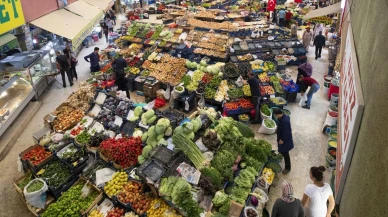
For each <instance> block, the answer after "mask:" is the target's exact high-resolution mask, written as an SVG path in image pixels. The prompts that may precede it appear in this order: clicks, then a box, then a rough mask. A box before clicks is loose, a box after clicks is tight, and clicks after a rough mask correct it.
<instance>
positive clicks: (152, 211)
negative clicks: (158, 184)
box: [147, 198, 182, 217]
mask: <svg viewBox="0 0 388 217" xmlns="http://www.w3.org/2000/svg"><path fill="white" fill-rule="evenodd" d="M160 216H169V217H182V216H181V215H179V214H177V212H176V211H175V209H173V208H172V207H170V205H168V204H167V203H166V201H164V200H162V199H160V198H153V199H152V200H151V203H150V207H149V209H148V210H147V217H160Z"/></svg>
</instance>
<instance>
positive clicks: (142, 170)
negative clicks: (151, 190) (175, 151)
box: [136, 160, 166, 182]
mask: <svg viewBox="0 0 388 217" xmlns="http://www.w3.org/2000/svg"><path fill="white" fill-rule="evenodd" d="M165 172H166V168H164V167H163V166H162V165H160V163H158V162H157V161H155V160H147V161H145V162H144V163H143V164H142V165H140V166H139V168H138V169H137V170H136V173H137V174H138V175H139V176H140V177H142V178H144V179H146V178H149V179H150V180H152V181H153V182H157V181H159V180H160V179H161V178H162V176H163V175H164V174H165Z"/></svg>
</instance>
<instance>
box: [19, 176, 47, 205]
mask: <svg viewBox="0 0 388 217" xmlns="http://www.w3.org/2000/svg"><path fill="white" fill-rule="evenodd" d="M34 182H42V183H43V186H42V188H41V189H39V190H37V191H33V192H27V189H28V187H29V186H30V185H31V184H33V183H34ZM47 191H48V187H47V184H46V182H45V181H43V179H34V180H31V181H30V182H29V183H28V184H27V185H26V187H24V190H23V193H24V197H25V198H26V202H27V203H28V204H30V205H31V206H34V207H37V208H41V209H42V208H44V207H45V205H46V192H47Z"/></svg>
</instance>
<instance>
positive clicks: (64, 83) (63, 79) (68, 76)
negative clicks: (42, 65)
mask: <svg viewBox="0 0 388 217" xmlns="http://www.w3.org/2000/svg"><path fill="white" fill-rule="evenodd" d="M59 71H60V72H61V76H62V83H63V86H64V87H65V86H66V79H65V72H66V75H67V79H68V80H69V83H70V84H72V83H73V76H72V74H71V71H70V68H69V67H68V68H61V69H60V70H59Z"/></svg>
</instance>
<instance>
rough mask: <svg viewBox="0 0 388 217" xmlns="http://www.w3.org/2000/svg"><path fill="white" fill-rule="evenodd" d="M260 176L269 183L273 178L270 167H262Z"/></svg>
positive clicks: (273, 174)
mask: <svg viewBox="0 0 388 217" xmlns="http://www.w3.org/2000/svg"><path fill="white" fill-rule="evenodd" d="M261 177H263V178H264V180H265V181H266V182H267V183H268V184H270V185H271V184H272V182H273V179H274V178H275V173H274V172H273V171H272V169H270V168H267V167H266V168H264V169H263V174H262V175H261Z"/></svg>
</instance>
